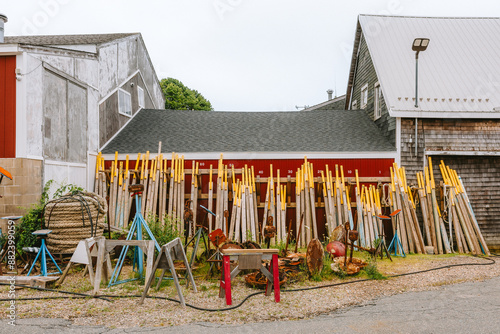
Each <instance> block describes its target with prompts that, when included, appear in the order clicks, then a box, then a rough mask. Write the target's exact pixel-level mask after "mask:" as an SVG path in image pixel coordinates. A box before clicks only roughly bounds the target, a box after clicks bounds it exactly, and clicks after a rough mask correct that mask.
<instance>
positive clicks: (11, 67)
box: [0, 56, 16, 158]
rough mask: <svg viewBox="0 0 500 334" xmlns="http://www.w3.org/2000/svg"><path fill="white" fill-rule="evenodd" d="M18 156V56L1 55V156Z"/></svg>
mask: <svg viewBox="0 0 500 334" xmlns="http://www.w3.org/2000/svg"><path fill="white" fill-rule="evenodd" d="M15 157H16V56H2V57H0V158H15Z"/></svg>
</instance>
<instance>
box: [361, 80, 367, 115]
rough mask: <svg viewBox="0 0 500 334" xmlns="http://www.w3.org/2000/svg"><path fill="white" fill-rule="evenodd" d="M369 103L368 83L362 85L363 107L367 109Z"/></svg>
mask: <svg viewBox="0 0 500 334" xmlns="http://www.w3.org/2000/svg"><path fill="white" fill-rule="evenodd" d="M367 104H368V84H365V85H364V86H363V87H361V109H365V108H366V105H367Z"/></svg>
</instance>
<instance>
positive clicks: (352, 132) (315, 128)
mask: <svg viewBox="0 0 500 334" xmlns="http://www.w3.org/2000/svg"><path fill="white" fill-rule="evenodd" d="M159 141H161V142H162V150H163V152H183V153H191V152H193V153H194V152H197V153H199V152H394V151H395V148H394V146H393V145H392V144H391V143H390V142H389V141H388V140H387V139H386V138H385V137H384V136H383V135H382V134H381V133H380V131H379V129H378V128H377V126H376V125H375V124H374V123H373V121H372V120H370V119H369V118H368V116H367V115H366V114H365V112H364V111H362V110H348V111H347V110H338V111H331V110H329V111H293V112H218V111H184V110H182V111H181V110H154V109H143V110H141V111H139V112H138V113H137V114H136V115H135V117H134V118H133V119H132V120H131V121H130V122H129V123H128V124H127V125H126V126H125V127H124V128H122V130H120V132H119V133H118V134H117V135H116V136H115V137H114V138H113V139H112V140H111V141H110V142H109V143H108V144H107V145H106V146H105V147H104V148H103V150H102V153H105V154H106V153H114V152H115V151H118V152H120V153H138V152H145V151H148V150H149V151H151V152H155V151H156V150H157V148H158V142H159Z"/></svg>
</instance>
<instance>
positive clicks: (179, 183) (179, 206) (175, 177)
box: [160, 152, 186, 235]
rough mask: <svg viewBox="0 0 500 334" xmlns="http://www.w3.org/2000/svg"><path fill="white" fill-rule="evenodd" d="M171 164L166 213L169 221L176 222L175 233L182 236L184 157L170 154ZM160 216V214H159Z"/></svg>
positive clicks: (184, 184)
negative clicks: (177, 232)
mask: <svg viewBox="0 0 500 334" xmlns="http://www.w3.org/2000/svg"><path fill="white" fill-rule="evenodd" d="M171 161H172V163H171V166H170V183H169V188H168V196H169V197H168V198H169V201H168V211H167V215H168V217H169V219H170V221H173V222H176V224H177V231H179V233H180V234H181V235H183V234H184V222H183V214H184V197H185V196H184V194H185V189H186V183H185V179H184V177H185V170H184V156H183V155H181V156H180V157H179V155H178V154H175V153H174V152H172V160H171ZM160 215H161V214H160Z"/></svg>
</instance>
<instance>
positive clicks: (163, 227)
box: [144, 215, 181, 246]
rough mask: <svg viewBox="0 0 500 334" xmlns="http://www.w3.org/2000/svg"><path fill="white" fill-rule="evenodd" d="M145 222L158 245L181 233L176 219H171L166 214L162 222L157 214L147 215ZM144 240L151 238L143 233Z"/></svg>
mask: <svg viewBox="0 0 500 334" xmlns="http://www.w3.org/2000/svg"><path fill="white" fill-rule="evenodd" d="M146 222H147V223H148V226H149V229H150V230H151V233H153V236H154V237H155V239H156V241H157V242H158V244H159V245H160V246H162V245H164V244H166V243H168V242H170V241H172V240H174V239H175V238H177V237H180V236H181V234H180V233H179V230H178V229H177V220H172V219H170V217H169V216H168V215H165V217H164V218H163V222H162V221H160V219H159V218H158V216H157V215H150V216H148V218H147V220H146ZM144 239H145V240H151V239H150V238H149V235H148V234H147V233H146V234H144Z"/></svg>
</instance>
